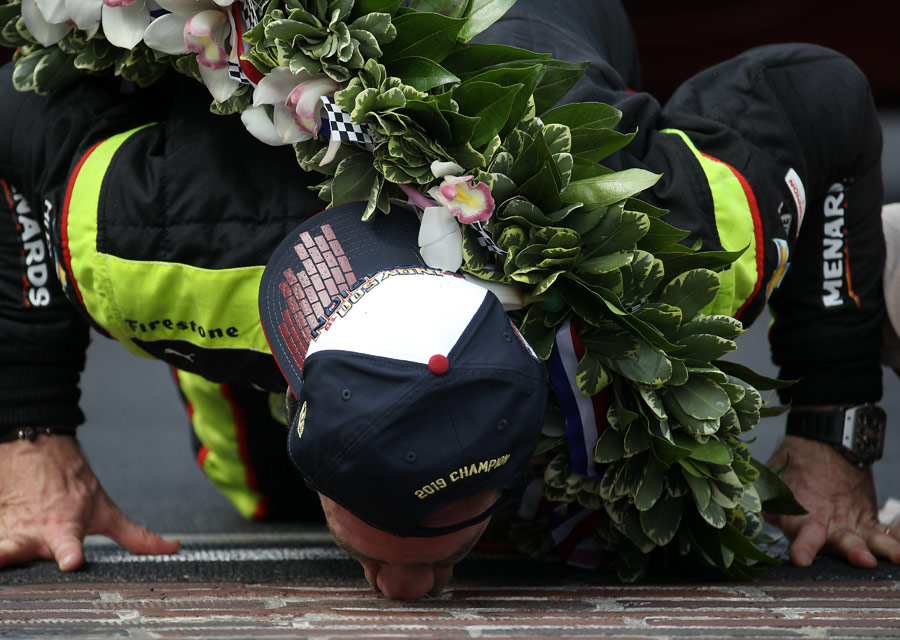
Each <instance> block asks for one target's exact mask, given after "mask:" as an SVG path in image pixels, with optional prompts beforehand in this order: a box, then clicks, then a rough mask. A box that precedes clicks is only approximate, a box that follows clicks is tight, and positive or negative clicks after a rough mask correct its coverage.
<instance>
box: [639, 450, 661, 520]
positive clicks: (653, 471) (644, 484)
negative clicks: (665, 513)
mask: <svg viewBox="0 0 900 640" xmlns="http://www.w3.org/2000/svg"><path fill="white" fill-rule="evenodd" d="M646 460H647V461H646V462H645V464H644V469H643V473H642V474H641V482H640V485H639V486H638V490H637V493H636V494H635V496H634V506H635V507H636V508H637V510H638V511H648V510H650V509H652V508H653V506H654V505H655V504H656V503H657V501H658V500H659V498H660V496H661V495H662V493H663V488H664V480H665V468H664V467H663V465H662V464H660V463H659V462H657V460H656V459H655V458H654V457H653V456H648V457H647V459H646Z"/></svg>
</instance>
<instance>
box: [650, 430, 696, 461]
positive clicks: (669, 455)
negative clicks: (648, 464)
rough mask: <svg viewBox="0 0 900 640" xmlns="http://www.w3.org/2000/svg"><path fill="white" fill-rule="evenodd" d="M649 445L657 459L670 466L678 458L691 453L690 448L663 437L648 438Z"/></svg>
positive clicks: (683, 457) (685, 456)
mask: <svg viewBox="0 0 900 640" xmlns="http://www.w3.org/2000/svg"><path fill="white" fill-rule="evenodd" d="M650 446H651V448H652V449H653V453H654V455H655V456H656V457H657V459H658V460H659V461H660V462H662V463H664V464H667V465H670V466H671V465H673V464H675V463H676V462H678V461H679V460H683V459H685V458H687V457H688V456H689V455H690V454H691V450H690V449H687V448H685V447H680V446H678V445H677V444H673V443H671V442H669V441H668V440H666V439H665V438H660V437H656V436H654V437H651V438H650Z"/></svg>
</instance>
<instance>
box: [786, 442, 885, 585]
mask: <svg viewBox="0 0 900 640" xmlns="http://www.w3.org/2000/svg"><path fill="white" fill-rule="evenodd" d="M785 463H788V465H787V469H786V470H785V472H784V476H783V479H784V481H785V482H786V483H787V484H788V486H790V487H791V489H793V491H794V496H795V497H796V498H797V501H798V502H799V503H800V504H801V505H803V506H804V507H805V508H806V510H807V511H808V512H809V513H807V514H806V515H803V516H775V515H773V516H771V517H770V520H771V522H772V523H773V524H775V525H776V526H778V527H779V528H780V529H781V530H782V531H784V533H785V535H787V536H788V538H790V539H791V541H792V543H791V548H790V558H791V562H792V563H793V564H795V565H797V566H799V567H806V566H809V565H810V564H812V561H813V558H815V556H816V555H818V553H819V552H820V551H822V552H826V553H829V554H832V555H838V556H843V557H846V558H847V560H849V562H850V563H851V564H853V565H854V566H857V567H864V568H871V567H874V566H875V565H876V564H877V562H878V561H877V560H876V557H881V558H884V559H886V560H889V561H890V562H893V563H894V564H900V542H898V538H900V528H898V527H894V528H892V529H887V528H886V527H884V526H882V525H881V524H879V522H878V507H877V503H876V501H875V485H874V483H873V481H872V469H871V468H870V467H863V468H859V467H856V466H854V465H853V464H851V463H850V462H849V461H848V460H847V459H846V458H844V456H843V455H841V454H840V453H839V452H838V451H837V450H835V449H834V448H833V447H832V446H830V445H827V444H824V443H822V442H816V441H814V440H807V439H805V438H798V437H795V436H785V438H784V439H783V440H782V441H781V443H780V444H779V446H778V448H777V450H776V451H775V453H774V454H773V455H772V457H771V459H770V460H769V463H768V464H769V466H772V467H776V468H779V467H782V466H784V464H785Z"/></svg>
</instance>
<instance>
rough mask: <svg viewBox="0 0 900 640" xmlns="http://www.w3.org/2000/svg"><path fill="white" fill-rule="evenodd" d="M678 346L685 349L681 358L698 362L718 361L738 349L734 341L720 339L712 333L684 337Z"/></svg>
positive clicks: (679, 355)
mask: <svg viewBox="0 0 900 640" xmlns="http://www.w3.org/2000/svg"><path fill="white" fill-rule="evenodd" d="M678 344H680V345H681V346H683V347H684V349H682V350H681V351H679V352H678V357H679V358H684V359H685V360H694V361H698V362H709V361H711V360H716V359H717V358H721V357H722V356H724V355H725V354H726V353H731V352H732V351H734V350H735V349H737V345H736V344H735V343H734V341H733V340H727V339H725V338H720V337H719V336H714V335H712V334H710V333H697V334H694V335H686V336H682V337H681V338H679V339H678Z"/></svg>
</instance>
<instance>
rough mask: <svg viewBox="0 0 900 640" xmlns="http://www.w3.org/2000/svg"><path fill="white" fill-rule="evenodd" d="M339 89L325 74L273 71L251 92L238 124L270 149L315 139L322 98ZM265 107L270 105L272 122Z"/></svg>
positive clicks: (277, 69) (276, 68)
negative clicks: (250, 101) (271, 146)
mask: <svg viewBox="0 0 900 640" xmlns="http://www.w3.org/2000/svg"><path fill="white" fill-rule="evenodd" d="M338 89H340V85H339V84H338V83H337V82H335V81H334V80H332V79H331V78H329V77H328V76H326V75H324V74H317V75H312V74H309V73H307V72H306V71H300V72H299V73H293V72H292V71H291V70H290V69H289V68H287V67H275V68H274V69H272V71H270V72H269V73H268V74H267V75H266V76H265V77H264V78H263V79H262V80H260V82H259V84H258V85H257V86H256V89H254V90H253V106H252V107H249V108H248V109H245V110H244V112H243V113H242V114H241V120H242V121H243V123H244V126H245V127H246V128H247V130H248V131H249V132H250V133H252V134H253V135H254V136H255V137H256V138H258V139H259V140H261V141H263V142H265V143H266V144H270V145H273V146H278V145H284V144H293V143H295V142H303V141H305V140H310V139H311V138H316V137H317V136H318V134H319V118H320V112H321V109H322V106H323V105H322V101H321V98H322V96H324V95H329V94H331V93H334V92H335V91H337V90H338ZM264 105H271V107H272V118H271V119H270V118H269V114H268V111H267V109H266V107H265V106H264Z"/></svg>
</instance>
